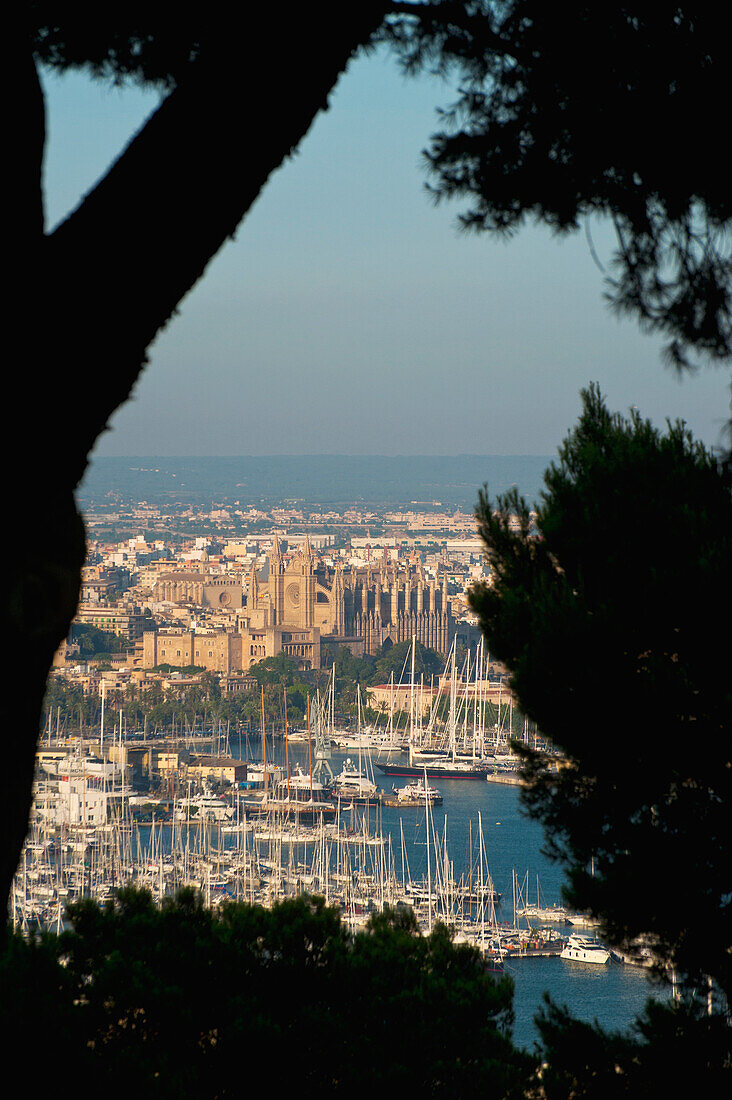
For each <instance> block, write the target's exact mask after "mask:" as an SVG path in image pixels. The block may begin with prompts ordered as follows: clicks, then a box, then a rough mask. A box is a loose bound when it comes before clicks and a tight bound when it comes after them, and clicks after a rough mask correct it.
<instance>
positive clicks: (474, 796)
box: [232, 742, 654, 1047]
mask: <svg viewBox="0 0 732 1100" xmlns="http://www.w3.org/2000/svg"><path fill="white" fill-rule="evenodd" d="M232 749H233V750H234V752H235V753H236V747H235V746H234V745H232ZM283 754H284V750H283V749H282V747H281V746H279V745H278V746H277V748H276V749H275V750H274V752H273V750H272V749H270V748H268V750H267V755H268V759H271V760H273V761H275V760H276V761H277V762H278V763H282V764H284V758H283ZM241 755H242V756H243V757H246V756H247V755H248V756H249V758H250V759H258V758H259V746H258V745H256V744H255V743H254V742H252V744H251V745H250V746H247V745H246V744H244V743H242V746H241ZM347 756H350V757H351V758H352V759H353V760H354V761H355V762H357V759H358V757H357V752H353V751H351V752H350V753H334V754H333V760H332V762H331V764H332V767H333V770H334V772H337V771H339V770H340V767H341V764H342V761H343V760H345V759H346V757H347ZM298 761H301V762H302V764H303V765H305V766H306V756H305V754H304V753H303V752H302V750H299V749H297V748H295V749H293V748H291V749H290V764H291V767H294V766H295V765H296V763H297V762H298ZM374 779H375V781H376V783H377V785H378V786H380V787H382V788H383V789H384V790H387V791H389V790H391V786H392V783H393V782H394V779H393V778H392V777H390V776H389V777H387V776H384V775H381V773H380V772H379V771H378V768H376V767H374ZM403 782H404V781H403V780H398V781H397V785H400V786H401V785H402V784H403ZM434 785H436V786H438V787H439V789H440V791H441V793H442V795H443V799H444V801H443V804H442V806H439V807H435V808H434V810H433V811H430V813H431V815H434V831H435V834H436V835H437V836H439V837H440V838H442V837H444V836H445V835H446V837H447V850H448V854H449V858H450V860H451V861H452V862H453V864H454V871H455V878H456V879H457V878H459V877H460V875H461V874H462V873H463V872H467V870H468V867H469V865H470V852H471V844H472V848H473V864H475V852H476V847H475V846H476V842H477V836H478V822H479V820H480V823H481V827H482V831H483V838H484V844H485V848H484V850H485V853H486V860H487V864H488V868H489V870H490V873H491V876H492V878H493V881H494V884H495V887H496V890H497V891H498V892H499V893H500V894H501V895H502V901H501V907H500V910H499V914H498V915H499V919H500V920H502V921H506V922H508V923H512V922H513V892H514V889H513V883H514V876H515V878H516V881H517V882H518V885H519V887H520V888H522V889H523V890H524V892H525V900H527V901H529V902H535V900H536V895H537V883H538V889H539V892H540V897H541V900H542V903H544V904H552V903H553V902H556V903H560V902H561V894H560V891H561V885H562V873H561V868H559V867H558V866H557V865H556V864H554V863H551V862H550V861H549V860H547V859H546V857H545V856H543V855H542V853H541V847H542V841H543V832H542V829H541V827H540V826H538V825H537V824H536V823H535V822H533V821H531V820H529V819H527V818H526V817H525V816H524V815H523V814H522V813H521V812H520V809H519V789H518V787H511V786H502V785H499V784H491V783H486V782H481V781H479V780H475V781H469V780H442V779H441V780H439V781H437V782H436V783H435V784H434ZM370 812H371V814H372V815H373V819H374V824H376V820H375V818H376V811H374V810H372V811H370ZM379 814H380V816H381V824H382V827H383V830H384V833H385V834H386V833H390V834H391V836H392V842H393V850H394V853H395V857H396V862H397V869H398V870H399V871H401V862H400V856H399V853H400V851H401V838H402V837H403V838H404V846H405V849H406V852H407V859H408V861H409V869H410V872H411V875H412V878H420V877H421V876H422V874H423V872H426V866H427V845H426V828H425V813H424V810H421V809H417V808H414V809H409V810H405V809H396V808H394V809H390V808H388V807H384V808H383V809H381V810H379ZM432 859H433V860H434V855H432ZM526 891H528V897H526ZM509 973H510V974H511V976H512V978H513V979H514V983H515V997H514V1007H515V1013H516V1024H515V1028H514V1038H515V1040H516V1041H517V1042H518V1043H520V1044H522V1045H523V1046H526V1047H531V1046H532V1045H533V1043H534V1041H535V1040H536V1038H537V1035H538V1033H537V1030H536V1026H535V1024H534V1016H535V1014H536V1012H537V1011H538V1009H539V1008H540V1006H541V1004H542V998H543V995H544V992H545V991H548V992H549V994H550V995H551V997H552V999H553V1000H554V1001H555V1002H557V1003H559V1004H565V1005H567V1006H568V1007H569V1008H570V1009H571V1011H572V1012H573V1013H574V1014H575V1015H576V1016H577V1017H579V1018H580V1019H583V1020H587V1021H592V1020H594V1019H597V1020H598V1021H599V1023H601V1024H602V1025H603V1027H605V1028H609V1029H617V1030H626V1029H627V1028H629V1027H630V1026H631V1025H632V1022H633V1020H634V1018H635V1017H636V1016H637V1015H638V1014H639V1013H640V1012H641V1011H642V1009H643V1006H644V1004H645V1002H646V1000H647V999H648V997H649V996H652V995H653V994H654V988H653V987H652V986H651V984H650V982H649V980H648V978H647V975H646V974H645V972H644V971H642V970H641V969H639V968H636V967H628V966H621V965H619V964H615V963H613V964H611V965H608V966H597V965H592V964H581V963H569V962H566V961H565V960H563V959H559V958H547V959H532V958H526V959H514V960H512V961H511V963H510V969H509Z"/></svg>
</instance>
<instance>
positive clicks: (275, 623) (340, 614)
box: [244, 538, 456, 656]
mask: <svg viewBox="0 0 732 1100" xmlns="http://www.w3.org/2000/svg"><path fill="white" fill-rule="evenodd" d="M244 615H245V616H246V618H247V620H248V622H247V626H248V628H249V630H250V631H254V630H256V629H259V630H267V629H272V628H275V629H279V630H284V631H286V632H301V633H302V632H308V633H310V632H314V631H317V633H318V635H319V637H320V639H321V640H322V641H326V642H328V641H329V642H336V643H339V644H343V645H348V646H349V647H350V649H351V652H352V653H353V654H354V655H355V656H360V655H362V654H373V653H376V652H377V651H378V650H379V649H380V648H381V646H382V645H383V644H384V643H385V642H391V643H392V644H395V643H396V642H402V641H408V640H411V639H412V638H413V637H414V638H416V640H417V641H418V642H421V643H422V644H423V645H425V646H429V647H430V648H431V649H436V650H437V651H438V652H440V653H447V651H448V650H449V648H450V645H451V644H452V639H453V636H454V634H455V625H456V624H455V619H454V617H453V615H452V612H451V609H450V603H449V599H448V593H447V577H445V578H444V579H443V582H442V584H441V585H439V584H438V583H437V581H436V580H435V579H434V578H430V579H429V580H428V579H427V578H426V576H425V573H424V570H423V568H422V564H421V562H418V563H417V564H416V565H414V564H412V563H403V564H402V563H395V562H383V561H381V562H379V563H370V562H369V563H367V564H365V565H363V566H356V567H346V568H344V567H343V566H341V565H336V567H335V569H326V568H325V567H323V566H321V564H320V563H319V562H318V561H317V560H316V558H315V556H314V554H313V552H312V549H311V547H310V540H309V539H307V538H306V539H305V543H304V546H303V548H302V550H300V551H299V552H298V553H297V554H295V556H294V557H293V558H291V559H290V561H289V562H287V563H285V560H284V558H283V556H282V552H281V549H280V545H279V542H278V540H277V539H275V541H274V544H273V547H272V551H271V553H270V555H269V559H268V565H267V572H266V577H264V578H262V577H260V576H259V574H258V573H257V571H256V569H255V567H254V566H253V567H252V569H251V572H250V574H249V588H248V593H247V598H246V607H245V608H244ZM283 648H284V644H283Z"/></svg>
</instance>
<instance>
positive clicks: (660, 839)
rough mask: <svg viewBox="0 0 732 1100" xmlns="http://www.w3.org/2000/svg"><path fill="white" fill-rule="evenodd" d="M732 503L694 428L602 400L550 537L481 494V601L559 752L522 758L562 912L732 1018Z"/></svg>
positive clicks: (515, 504) (502, 651)
mask: <svg viewBox="0 0 732 1100" xmlns="http://www.w3.org/2000/svg"><path fill="white" fill-rule="evenodd" d="M731 490H732V475H730V472H729V470H728V469H726V468H725V466H724V465H723V464H721V463H719V462H718V461H717V459H715V457H714V456H713V455H712V454H710V453H709V452H708V451H707V450H705V449H704V447H702V446H701V445H700V444H699V443H696V442H695V441H694V440H693V439H692V437H691V435H690V433H689V432H688V431H687V430H686V428H685V427H684V426H683V424H679V423H677V424H670V425H668V427H667V430H666V431H665V432H660V431H658V430H657V429H655V428H653V427H652V426H651V424H650V423H649V422H648V421H645V420H643V419H642V418H641V417H640V415H639V414H638V413H636V412H634V413H633V414H632V415H631V416H630V417H629V418H627V419H626V418H624V417H622V416H620V415H617V414H612V413H610V412H609V411H608V410H607V408H606V406H605V403H604V401H603V399H602V397H601V395H600V393H599V392H598V390H597V388H596V387H591V388H590V389H589V390H588V391H586V392H584V393H583V412H582V415H581V417H580V420H579V423H578V425H577V427H576V428H575V429H574V430H573V431H572V432H571V433H570V435H569V436H568V438H567V439H566V441H565V443H564V445H563V446H562V448H561V449H560V452H559V461H558V462H557V463H555V464H553V465H552V466H551V467H550V468H549V470H548V471H547V473H546V475H545V490H544V492H543V494H542V499H541V501H540V503H539V505H538V507H537V517H536V528H537V531H538V536H536V535H535V534H534V533H533V532H532V525H531V521H530V515H529V508H528V505H527V504H526V502H525V501H523V500H522V499H520V497H519V496H518V494H517V493H516V492H512V493H509V494H507V495H506V496H504V497H502V498H499V500H498V507H497V509H496V510H495V511H494V510H493V507H492V505H491V502H490V501H489V499H488V497H487V496H486V494H485V493H483V494H482V495H481V498H480V504H479V507H478V510H477V514H478V519H479V524H480V531H481V534H482V537H483V539H484V541H485V544H486V547H487V550H488V554H489V556H490V559H491V565H492V573H493V583H492V584H491V585H490V586H489V585H482V586H479V587H477V588H476V589H474V591H473V593H472V597H471V603H472V606H473V608H474V609H475V610H476V611H477V612H478V614H479V616H480V622H481V626H482V628H483V630H484V632H485V634H486V637H487V639H488V641H489V644H490V648H491V653H495V654H496V656H497V657H498V658H499V659H500V660H501V661H503V662H504V663H505V664H506V665H507V667H508V668H509V670H510V672H511V681H510V682H511V687H512V689H513V691H514V692H515V694H516V697H517V699H518V701H519V704H520V706H521V709H522V711H523V712H524V713H525V714H527V715H528V716H529V717H530V718H531V719H532V720H534V721H535V722H536V724H537V726H538V727H539V729H540V731H541V732H542V734H543V735H545V736H546V737H548V738H549V739H550V740H551V742H552V743H553V745H554V746H555V747H556V749H557V750H558V751H559V753H560V754H561V755H560V758H559V761H557V758H556V757H554V756H552V755H551V754H536V753H532V752H529V751H528V750H523V751H524V754H525V757H526V773H527V776H528V779H529V786H528V788H527V789H526V791H525V792H524V795H523V799H524V804H525V806H526V808H527V809H528V811H529V813H530V814H532V815H533V816H535V817H536V818H538V819H539V820H540V821H542V822H543V823H544V825H545V827H546V838H547V840H546V843H547V846H548V850H549V853H550V854H551V855H552V856H553V857H554V858H556V859H560V860H562V861H563V862H564V863H565V865H566V867H567V869H568V875H569V899H570V901H571V902H572V903H573V904H574V905H576V906H579V907H581V908H582V909H586V910H589V911H590V912H591V913H593V914H594V915H596V916H597V917H599V918H601V921H602V924H603V927H604V930H605V931H606V933H607V935H608V936H609V937H610V938H611V940H612V941H613V942H614V943H616V944H619V945H622V946H624V947H625V948H626V949H630V948H631V947H632V945H633V944H634V942H635V941H636V940H637V938H638V937H644V938H646V939H647V941H648V942H649V943H650V944H651V946H652V948H653V950H654V952H655V953H656V956H657V958H658V960H659V964H660V965H661V966H671V967H673V968H674V969H675V970H676V972H677V974H678V976H679V978H680V980H685V981H686V982H687V983H688V986H689V988H690V989H692V990H696V991H697V993H698V994H700V995H702V996H703V997H704V998H706V993H707V983H708V980H709V978H710V977H711V979H713V981H714V984H715V986H716V988H717V989H718V990H721V992H722V993H723V994H724V996H725V997H726V998H727V1002H728V1003H729V998H730V994H731V993H732V920H731V918H732V878H731V871H730V844H729V806H730V794H731V793H732V791H731V789H730V788H731V785H732V763H731V761H730V706H731V704H732V690H731V689H730V679H729V667H730V647H729V636H728V630H727V629H726V627H727V623H728V622H729V620H730V612H732V571H731V570H730V552H731V551H732V496H731ZM512 514H515V515H516V516H518V520H519V525H518V528H517V529H514V528H513V527H512V526H511V523H510V517H511V515H512ZM715 624H719V625H720V626H721V628H722V629H721V631H717V630H714V626H715ZM557 763H558V764H559V766H557Z"/></svg>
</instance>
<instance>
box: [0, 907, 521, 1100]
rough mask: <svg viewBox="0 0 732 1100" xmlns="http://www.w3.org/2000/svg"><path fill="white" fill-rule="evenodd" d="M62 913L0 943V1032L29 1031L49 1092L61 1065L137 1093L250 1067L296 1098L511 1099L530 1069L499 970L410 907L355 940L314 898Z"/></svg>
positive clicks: (176, 1091) (373, 923) (212, 1082)
mask: <svg viewBox="0 0 732 1100" xmlns="http://www.w3.org/2000/svg"><path fill="white" fill-rule="evenodd" d="M69 916H70V919H71V921H72V928H71V930H70V931H68V932H65V933H63V934H61V935H60V936H59V937H56V936H54V935H46V936H44V937H43V938H42V939H40V940H31V941H30V942H26V941H24V940H23V939H22V938H21V937H20V936H13V937H12V938H11V940H10V943H9V945H8V947H7V949H6V950H5V951H4V952H2V953H0V976H1V977H2V986H3V989H4V990H8V991H10V990H13V994H12V996H10V995H8V996H4V997H3V998H2V999H0V1020H2V1027H3V1034H4V1036H5V1037H6V1040H8V1041H9V1042H11V1043H13V1041H14V1040H15V1041H20V1040H21V1039H22V1038H23V1037H24V1036H25V1035H27V1033H28V1032H31V1033H32V1034H34V1035H39V1034H40V1035H43V1041H44V1063H45V1065H46V1066H47V1068H48V1080H46V1081H44V1084H47V1085H48V1086H49V1087H51V1088H53V1087H54V1086H55V1087H58V1074H59V1072H63V1067H67V1068H68V1067H73V1073H74V1077H75V1079H76V1080H86V1079H88V1077H87V1075H93V1079H94V1080H95V1081H96V1082H97V1084H99V1085H101V1084H104V1085H106V1086H107V1087H112V1088H113V1090H114V1092H115V1093H116V1092H117V1091H118V1085H119V1080H120V1079H122V1080H124V1083H125V1088H126V1089H128V1090H130V1091H131V1092H133V1093H135V1094H137V1095H142V1096H161V1097H167V1096H170V1097H177V1096H180V1095H181V1094H183V1095H192V1094H194V1093H195V1095H198V1096H201V1097H224V1096H234V1095H239V1094H240V1093H241V1090H242V1087H243V1082H245V1081H246V1080H247V1078H249V1079H250V1080H259V1079H260V1076H261V1074H264V1076H265V1077H266V1076H271V1078H272V1087H274V1088H277V1087H279V1086H286V1087H287V1089H288V1090H291V1091H293V1092H295V1093H296V1094H297V1095H298V1096H302V1097H322V1096H324V1095H335V1096H363V1095H367V1094H375V1093H376V1092H377V1091H382V1090H386V1089H387V1088H388V1089H389V1090H393V1089H397V1090H400V1091H402V1090H403V1091H405V1092H410V1093H411V1092H412V1091H415V1092H419V1091H426V1092H427V1093H428V1094H429V1095H432V1096H445V1097H454V1096H465V1097H472V1096H475V1097H479V1096H485V1095H486V1094H490V1095H495V1096H500V1097H508V1096H511V1095H516V1096H518V1095H521V1093H522V1082H523V1081H524V1080H525V1078H526V1076H527V1075H528V1073H530V1072H531V1070H532V1069H533V1067H534V1064H535V1063H534V1059H533V1058H531V1057H529V1056H528V1055H526V1054H524V1053H523V1052H521V1051H518V1050H516V1049H515V1048H514V1047H513V1045H512V1042H511V1026H512V1021H513V1015H512V991H513V985H512V982H511V980H510V979H509V978H501V979H495V978H494V977H493V976H492V975H491V974H490V973H489V972H488V970H487V966H486V963H485V961H484V960H483V957H482V955H481V954H480V952H479V951H478V950H477V949H476V948H472V947H469V946H467V945H460V944H455V943H453V942H452V937H451V934H450V933H449V932H448V930H447V929H446V928H445V927H444V926H438V927H437V928H436V929H435V930H434V931H433V932H432V933H431V934H430V935H429V936H423V935H422V934H421V933H420V932H419V930H418V927H417V923H416V920H415V918H414V916H413V914H412V913H411V911H408V910H405V911H387V912H384V913H382V914H379V915H376V916H374V917H372V918H371V920H370V921H369V924H368V925H367V927H366V928H365V929H364V931H363V932H360V933H358V934H356V935H352V934H351V932H350V930H349V929H348V927H347V926H346V925H345V924H344V923H343V922H342V921H341V919H340V917H339V914H338V912H337V911H336V910H335V909H332V908H328V907H327V906H326V905H325V903H324V901H323V899H322V898H320V899H317V898H307V897H302V898H298V899H293V900H290V901H283V902H280V903H278V904H276V905H275V906H274V907H273V908H272V909H264V908H262V907H261V906H253V905H248V904H241V903H234V902H230V903H227V904H225V905H224V906H223V907H222V908H221V909H220V910H219V911H212V910H211V909H206V908H204V906H203V905H202V903H201V898H200V896H199V895H195V894H194V893H193V892H192V891H184V892H182V893H181V894H179V895H178V897H177V898H175V899H173V898H168V899H166V900H164V901H163V903H162V906H161V907H160V908H158V907H157V906H156V905H155V904H154V903H153V901H152V899H151V897H150V895H149V894H148V893H146V892H144V891H136V890H133V889H127V890H124V891H122V892H121V893H120V895H119V897H118V898H117V899H116V900H114V901H112V902H110V903H108V904H107V905H105V906H104V907H100V906H99V905H98V904H97V903H96V902H92V901H79V902H75V903H74V904H73V905H71V906H69ZM283 1067H284V1074H285V1076H286V1078H287V1079H286V1080H285V1079H284V1077H283V1075H282V1073H281V1072H280V1071H281V1070H282V1069H283ZM42 1071H43V1067H42V1066H39V1067H38V1073H39V1075H41V1074H42ZM34 1079H35V1080H36V1083H37V1084H39V1083H40V1082H39V1077H38V1076H36V1077H35V1078H34Z"/></svg>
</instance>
